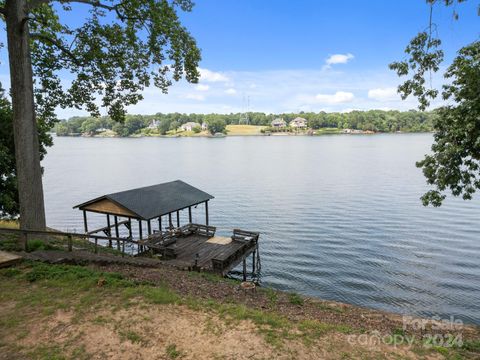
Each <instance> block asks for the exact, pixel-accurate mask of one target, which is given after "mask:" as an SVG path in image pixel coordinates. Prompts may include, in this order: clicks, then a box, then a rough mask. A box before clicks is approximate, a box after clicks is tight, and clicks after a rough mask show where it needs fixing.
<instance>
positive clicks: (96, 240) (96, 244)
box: [95, 237, 98, 254]
mask: <svg viewBox="0 0 480 360" xmlns="http://www.w3.org/2000/svg"><path fill="white" fill-rule="evenodd" d="M97 253H98V238H97V237H95V254H97Z"/></svg>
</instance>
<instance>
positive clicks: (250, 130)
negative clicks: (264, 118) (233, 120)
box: [226, 125, 267, 136]
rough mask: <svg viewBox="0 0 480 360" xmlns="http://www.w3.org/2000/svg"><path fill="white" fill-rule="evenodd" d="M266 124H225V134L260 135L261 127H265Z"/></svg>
mask: <svg viewBox="0 0 480 360" xmlns="http://www.w3.org/2000/svg"><path fill="white" fill-rule="evenodd" d="M266 128H267V126H256V125H227V127H226V129H227V134H228V135H234V136H235V135H236V136H239V135H242V136H246V135H262V132H261V131H262V129H266Z"/></svg>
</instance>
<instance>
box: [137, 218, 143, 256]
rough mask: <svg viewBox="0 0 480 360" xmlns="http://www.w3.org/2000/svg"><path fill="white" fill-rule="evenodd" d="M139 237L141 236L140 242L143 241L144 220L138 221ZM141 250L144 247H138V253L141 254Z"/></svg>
mask: <svg viewBox="0 0 480 360" xmlns="http://www.w3.org/2000/svg"><path fill="white" fill-rule="evenodd" d="M138 235H139V236H140V240H142V239H143V234H142V220H138ZM140 250H143V249H142V245H138V247H137V252H138V253H140Z"/></svg>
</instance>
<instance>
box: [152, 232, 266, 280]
mask: <svg viewBox="0 0 480 360" xmlns="http://www.w3.org/2000/svg"><path fill="white" fill-rule="evenodd" d="M258 236H259V234H258V233H253V232H246V231H242V230H239V229H236V230H234V234H233V235H232V236H231V237H220V236H207V235H201V234H196V233H192V234H189V235H187V236H184V237H178V238H176V239H175V241H174V242H171V243H169V244H168V245H166V246H165V247H164V248H163V249H162V248H161V247H159V246H155V245H154V246H152V245H151V244H150V245H149V243H148V242H145V247H146V248H150V249H155V250H157V252H159V253H161V254H163V256H164V261H165V262H166V263H169V264H170V265H173V266H175V267H177V268H179V269H182V270H190V271H208V272H214V273H218V274H221V275H226V274H227V273H228V272H229V271H230V270H232V269H233V268H234V267H236V266H237V265H239V264H240V263H242V262H243V263H244V267H245V268H246V259H247V258H248V257H249V256H250V255H251V256H252V273H255V272H256V271H257V270H258V269H259V267H260V264H259V257H258ZM245 270H246V269H245Z"/></svg>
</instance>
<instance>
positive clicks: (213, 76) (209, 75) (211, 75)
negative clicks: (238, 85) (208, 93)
mask: <svg viewBox="0 0 480 360" xmlns="http://www.w3.org/2000/svg"><path fill="white" fill-rule="evenodd" d="M198 70H199V71H200V80H201V81H207V82H227V81H229V78H228V77H227V76H226V75H225V74H223V73H220V72H216V71H212V70H208V69H202V68H198Z"/></svg>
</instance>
